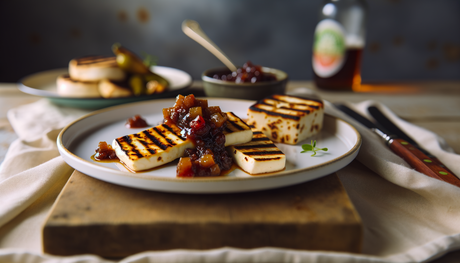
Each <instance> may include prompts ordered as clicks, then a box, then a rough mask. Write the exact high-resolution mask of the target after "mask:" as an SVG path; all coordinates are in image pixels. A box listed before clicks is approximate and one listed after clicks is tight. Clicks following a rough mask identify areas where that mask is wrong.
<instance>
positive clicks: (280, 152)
mask: <svg viewBox="0 0 460 263" xmlns="http://www.w3.org/2000/svg"><path fill="white" fill-rule="evenodd" d="M244 154H246V155H250V156H251V155H272V154H284V153H283V152H282V151H253V152H244Z"/></svg>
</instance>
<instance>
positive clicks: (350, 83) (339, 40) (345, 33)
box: [312, 0, 367, 90]
mask: <svg viewBox="0 0 460 263" xmlns="http://www.w3.org/2000/svg"><path fill="white" fill-rule="evenodd" d="M366 16H367V4H366V2H365V1H364V0H328V1H324V3H323V4H322V6H321V8H320V16H319V17H320V19H319V23H318V24H317V26H316V29H315V35H314V43H313V58H312V63H313V75H314V81H315V84H316V86H317V87H318V88H321V89H329V90H352V88H353V87H355V86H356V85H358V86H359V85H360V84H361V55H362V51H363V48H364V45H365V24H366Z"/></svg>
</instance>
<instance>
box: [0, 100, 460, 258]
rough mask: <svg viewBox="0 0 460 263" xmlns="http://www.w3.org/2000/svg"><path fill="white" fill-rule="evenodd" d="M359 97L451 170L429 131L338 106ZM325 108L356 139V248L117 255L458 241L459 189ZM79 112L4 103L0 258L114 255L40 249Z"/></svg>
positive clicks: (452, 158)
mask: <svg viewBox="0 0 460 263" xmlns="http://www.w3.org/2000/svg"><path fill="white" fill-rule="evenodd" d="M369 105H374V106H377V107H379V108H380V109H381V110H382V111H383V112H384V113H385V114H386V115H387V117H389V118H390V119H391V120H392V121H394V122H395V123H396V124H397V125H398V126H399V127H400V128H401V129H402V130H404V131H406V132H407V133H408V134H411V135H413V137H414V138H413V139H414V140H415V141H417V143H419V144H420V145H424V146H426V147H427V148H428V149H429V150H430V151H431V152H432V153H433V154H434V155H436V156H437V157H438V159H440V160H441V161H442V162H443V163H444V164H446V165H447V166H448V167H449V168H450V169H451V170H452V171H453V172H454V173H456V174H460V166H458V165H456V164H458V163H459V162H460V156H459V155H457V154H455V153H453V151H452V149H451V148H450V147H448V145H446V143H445V141H444V140H443V139H442V138H440V137H439V136H437V135H436V134H434V133H432V132H430V131H428V130H426V129H423V128H420V127H418V126H415V125H413V124H411V123H408V122H406V121H404V120H402V119H400V118H398V116H397V115H396V114H395V113H393V112H392V111H391V110H390V109H388V108H387V107H386V106H385V105H382V104H381V103H379V102H376V101H364V102H361V103H356V104H349V105H348V106H350V107H352V108H354V109H355V110H357V111H359V112H361V113H363V114H365V115H366V114H367V112H366V109H367V107H368V106H369ZM325 109H326V112H327V113H328V114H331V115H334V116H337V117H339V118H342V119H344V120H345V121H347V122H349V123H350V124H352V125H353V126H354V127H355V128H356V129H357V130H358V131H359V132H360V134H361V135H362V138H363V144H362V147H361V149H360V152H359V154H358V156H357V158H356V160H355V161H353V162H352V163H351V164H350V165H348V166H347V167H345V168H343V169H341V170H340V171H338V172H337V174H338V176H339V177H340V180H341V181H342V184H343V185H344V187H345V189H346V191H347V193H348V194H349V196H350V198H351V200H352V202H353V204H354V206H355V207H356V209H357V211H358V213H359V214H360V216H361V218H362V221H363V225H364V242H363V253H362V254H350V253H337V252H324V251H296V250H289V249H279V248H259V249H251V250H243V249H235V248H221V249H214V250H206V251H189V250H172V251H162V252H148V251H147V252H144V253H139V254H136V255H132V256H130V257H127V258H125V259H123V260H121V261H120V262H130V263H131V262H157V261H158V262H426V261H428V260H431V259H434V258H436V257H439V256H441V255H442V254H444V253H447V252H448V251H451V250H456V249H459V248H460V224H459V222H460V221H459V218H460V202H458V200H460V189H459V188H458V187H455V186H453V185H450V184H448V183H445V182H442V181H439V180H437V179H433V178H431V177H428V176H425V175H423V174H421V173H419V172H417V171H415V170H413V169H412V168H410V167H409V166H408V165H407V163H406V162H405V161H404V160H403V159H401V158H400V157H398V156H397V155H395V154H393V153H392V152H391V150H390V149H388V148H387V147H386V146H385V145H384V142H383V141H382V140H381V139H379V138H378V137H377V136H376V135H375V134H374V133H372V132H371V131H369V130H368V129H367V128H365V127H363V126H362V125H360V124H359V123H357V122H355V121H354V120H352V119H350V118H349V117H348V116H346V115H345V114H343V113H342V112H340V111H338V110H336V109H335V108H334V106H333V105H332V104H331V103H329V102H327V101H326V102H325ZM87 113H89V112H88V111H85V110H78V109H72V108H66V107H62V106H57V105H54V104H52V103H50V102H49V101H48V100H46V99H43V100H39V101H37V102H35V103H32V104H28V105H24V106H21V107H18V108H15V109H11V110H10V111H9V112H8V119H9V121H10V123H11V125H12V126H13V128H14V130H15V132H16V133H17V135H18V137H19V139H17V140H16V141H14V142H13V143H12V144H11V146H10V148H9V150H8V153H7V155H6V157H5V160H4V162H3V165H2V167H1V170H0V262H3V261H8V262H24V261H27V262H98V263H99V262H101V263H102V262H104V263H105V262H114V261H111V260H106V259H102V258H100V257H97V256H94V255H79V256H74V257H56V256H51V255H44V254H43V253H42V251H41V249H42V248H41V236H40V234H41V233H40V231H41V226H42V224H43V223H44V220H45V219H46V215H47V213H48V212H49V210H50V208H51V206H52V204H53V202H54V201H55V198H56V197H57V195H58V194H59V192H60V190H61V189H62V187H63V186H64V184H65V182H66V180H67V179H68V178H69V176H70V174H71V172H72V168H71V167H69V166H68V165H67V164H66V163H65V162H64V161H63V159H62V157H60V156H59V152H58V150H57V147H56V137H57V135H58V133H59V131H60V130H61V129H62V128H63V127H64V126H65V125H67V124H68V123H70V122H71V121H73V120H75V119H77V118H79V117H81V116H83V115H85V114H87ZM31 224H32V225H31ZM25 240H29V242H24V241H25Z"/></svg>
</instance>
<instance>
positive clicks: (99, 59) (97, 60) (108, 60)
mask: <svg viewBox="0 0 460 263" xmlns="http://www.w3.org/2000/svg"><path fill="white" fill-rule="evenodd" d="M102 63H105V64H109V65H117V61H116V58H115V57H104V56H88V57H82V58H78V59H77V65H91V64H102Z"/></svg>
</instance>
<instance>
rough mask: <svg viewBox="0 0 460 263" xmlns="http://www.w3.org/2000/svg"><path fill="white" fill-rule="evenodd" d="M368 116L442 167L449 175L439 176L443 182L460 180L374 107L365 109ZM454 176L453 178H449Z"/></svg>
mask: <svg viewBox="0 0 460 263" xmlns="http://www.w3.org/2000/svg"><path fill="white" fill-rule="evenodd" d="M367 110H368V112H369V114H370V115H371V116H372V118H374V120H375V122H376V123H377V124H378V125H381V126H384V127H385V128H386V130H387V131H388V132H390V133H392V134H395V135H396V136H398V137H399V138H401V139H404V140H406V141H407V142H409V143H410V144H412V145H413V146H414V147H417V148H418V149H419V150H420V151H422V152H423V153H424V154H425V155H426V156H428V158H429V160H431V161H432V162H433V163H435V164H437V165H438V166H440V167H443V168H444V169H446V170H447V171H448V172H449V174H447V175H445V174H442V173H441V174H439V175H440V177H441V178H443V179H444V180H454V181H456V180H460V179H458V176H456V175H455V174H454V173H453V172H452V171H451V170H450V169H449V168H448V167H447V166H446V165H444V164H443V163H442V162H441V161H440V160H439V159H438V158H437V157H436V156H434V155H433V154H431V153H430V152H429V151H427V150H425V149H423V148H422V147H421V146H420V145H418V144H417V142H415V141H414V140H413V139H412V138H411V137H410V136H409V135H407V134H406V133H405V132H404V131H403V130H401V129H400V128H399V127H398V126H397V125H396V124H394V123H393V122H392V121H391V120H390V119H389V118H388V117H387V116H386V115H385V114H384V113H383V112H382V111H381V110H380V109H379V108H377V107H376V106H369V107H368V108H367ZM452 176H454V177H455V178H450V177H452Z"/></svg>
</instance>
